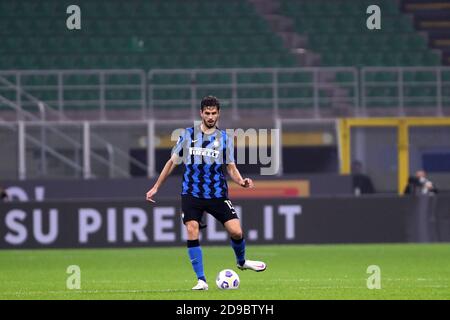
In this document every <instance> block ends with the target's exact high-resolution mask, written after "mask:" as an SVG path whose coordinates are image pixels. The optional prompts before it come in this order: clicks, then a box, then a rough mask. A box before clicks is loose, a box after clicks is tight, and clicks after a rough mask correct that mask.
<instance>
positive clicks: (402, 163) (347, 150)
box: [339, 117, 450, 194]
mask: <svg viewBox="0 0 450 320" xmlns="http://www.w3.org/2000/svg"><path fill="white" fill-rule="evenodd" d="M426 126H428V127H435V126H436V127H437V126H450V118H428V117H427V118H413V117H411V118H408V117H405V118H344V119H340V120H339V145H340V155H339V156H340V158H341V170H340V171H341V174H350V173H351V166H350V163H351V140H350V139H351V128H355V127H360V128H361V127H395V128H397V150H398V159H397V161H398V193H399V194H402V193H403V190H404V188H405V186H406V184H407V181H408V176H409V128H410V127H426Z"/></svg>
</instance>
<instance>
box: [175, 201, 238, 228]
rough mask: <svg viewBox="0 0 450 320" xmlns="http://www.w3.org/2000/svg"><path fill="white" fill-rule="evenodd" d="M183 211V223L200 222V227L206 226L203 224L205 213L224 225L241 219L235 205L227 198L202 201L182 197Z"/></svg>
mask: <svg viewBox="0 0 450 320" xmlns="http://www.w3.org/2000/svg"><path fill="white" fill-rule="evenodd" d="M181 210H182V211H183V215H182V218H183V223H186V222H187V221H190V220H196V221H198V222H199V224H200V227H204V226H205V225H204V224H203V223H202V217H203V213H204V212H207V213H209V214H211V215H212V216H213V217H214V218H216V219H217V220H219V221H220V222H221V223H222V224H224V223H225V222H227V221H229V220H231V219H239V218H238V216H237V214H236V211H235V210H234V207H233V204H232V203H231V201H230V200H229V199H227V198H217V199H200V198H196V197H194V196H191V195H182V196H181Z"/></svg>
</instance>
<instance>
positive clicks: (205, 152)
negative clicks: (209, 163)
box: [189, 147, 220, 159]
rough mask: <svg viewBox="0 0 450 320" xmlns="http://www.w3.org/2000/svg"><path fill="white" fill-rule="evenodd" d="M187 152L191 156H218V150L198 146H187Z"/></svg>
mask: <svg viewBox="0 0 450 320" xmlns="http://www.w3.org/2000/svg"><path fill="white" fill-rule="evenodd" d="M189 154H190V155H191V156H204V157H211V158H215V159H217V158H219V154H220V152H219V151H217V150H213V149H208V148H198V147H193V148H192V147H191V148H189Z"/></svg>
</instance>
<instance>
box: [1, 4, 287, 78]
mask: <svg viewBox="0 0 450 320" xmlns="http://www.w3.org/2000/svg"><path fill="white" fill-rule="evenodd" d="M69 4H70V3H69V2H67V1H55V0H45V1H41V2H39V3H37V2H35V1H28V0H25V1H0V5H1V7H0V18H1V19H0V21H1V22H0V23H1V25H0V32H1V34H2V36H5V38H6V39H5V41H4V42H3V44H2V45H1V46H0V48H1V49H0V50H1V51H0V54H1V55H2V59H0V69H2V70H8V69H73V68H79V69H95V68H98V69H102V68H108V69H132V68H139V69H151V68H213V67H214V68H217V67H255V66H258V67H289V66H293V65H295V61H294V59H293V57H292V56H291V55H289V53H288V52H287V50H286V49H284V48H283V46H282V43H281V41H280V39H279V38H277V36H276V35H274V34H273V33H271V32H270V30H269V29H268V26H267V24H266V23H265V21H264V20H263V19H262V18H261V17H260V16H258V15H257V14H256V13H255V11H254V10H253V7H252V5H251V4H250V3H249V2H247V1H234V0H233V1H218V0H213V1H179V0H169V1H142V0H135V1H127V3H126V4H127V5H124V3H123V2H122V1H101V0H92V1H78V5H79V6H80V8H81V12H82V28H81V30H80V31H71V30H68V29H67V28H66V20H65V19H66V18H67V15H66V14H65V12H66V8H67V6H68V5H69Z"/></svg>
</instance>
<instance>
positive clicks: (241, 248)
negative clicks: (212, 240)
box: [231, 238, 245, 266]
mask: <svg viewBox="0 0 450 320" xmlns="http://www.w3.org/2000/svg"><path fill="white" fill-rule="evenodd" d="M231 247H232V248H233V250H234V254H235V255H236V261H237V263H239V265H240V266H242V265H244V263H245V240H244V238H242V239H239V240H235V239H233V238H231Z"/></svg>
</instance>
